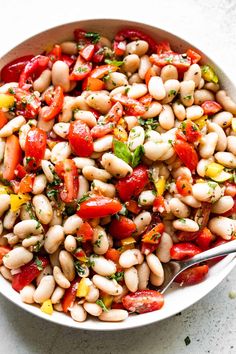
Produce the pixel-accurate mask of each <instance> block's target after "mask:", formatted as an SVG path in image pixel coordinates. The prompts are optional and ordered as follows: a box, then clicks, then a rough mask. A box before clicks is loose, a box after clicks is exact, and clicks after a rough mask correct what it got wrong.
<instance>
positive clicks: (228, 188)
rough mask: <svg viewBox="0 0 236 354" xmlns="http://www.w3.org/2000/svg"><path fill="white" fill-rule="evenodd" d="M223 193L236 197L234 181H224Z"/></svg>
mask: <svg viewBox="0 0 236 354" xmlns="http://www.w3.org/2000/svg"><path fill="white" fill-rule="evenodd" d="M224 195H229V196H231V197H232V198H234V197H236V183H230V182H226V183H225V193H224Z"/></svg>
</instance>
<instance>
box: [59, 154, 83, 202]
mask: <svg viewBox="0 0 236 354" xmlns="http://www.w3.org/2000/svg"><path fill="white" fill-rule="evenodd" d="M55 172H56V173H57V174H58V176H59V177H60V178H62V179H63V180H64V186H63V189H62V191H61V192H60V197H61V199H62V200H63V201H64V202H65V203H71V202H73V201H74V200H75V199H76V198H77V194H78V189H79V179H78V169H77V167H76V165H75V162H74V161H73V160H71V159H65V160H64V161H60V162H58V163H57V164H56V165H55Z"/></svg>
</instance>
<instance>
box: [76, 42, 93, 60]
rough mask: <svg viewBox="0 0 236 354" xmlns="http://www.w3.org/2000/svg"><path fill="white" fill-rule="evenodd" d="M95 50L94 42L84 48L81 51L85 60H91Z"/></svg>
mask: <svg viewBox="0 0 236 354" xmlns="http://www.w3.org/2000/svg"><path fill="white" fill-rule="evenodd" d="M94 50H95V46H94V44H88V45H86V46H85V47H84V48H83V49H81V51H80V52H79V53H80V55H81V56H82V57H83V58H84V59H85V60H87V61H90V60H91V59H92V56H93V54H94Z"/></svg>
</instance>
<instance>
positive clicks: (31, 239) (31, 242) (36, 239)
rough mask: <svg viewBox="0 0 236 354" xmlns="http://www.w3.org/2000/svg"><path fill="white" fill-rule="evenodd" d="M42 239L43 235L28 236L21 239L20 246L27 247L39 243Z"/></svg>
mask: <svg viewBox="0 0 236 354" xmlns="http://www.w3.org/2000/svg"><path fill="white" fill-rule="evenodd" d="M42 240H43V235H37V236H28V237H27V238H25V239H24V240H23V241H22V246H23V247H25V248H29V247H32V246H36V245H37V244H38V245H40V244H41V242H42Z"/></svg>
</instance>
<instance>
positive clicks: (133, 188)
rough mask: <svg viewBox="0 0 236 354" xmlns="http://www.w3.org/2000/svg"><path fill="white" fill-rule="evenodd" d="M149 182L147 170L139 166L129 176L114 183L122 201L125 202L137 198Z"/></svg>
mask: <svg viewBox="0 0 236 354" xmlns="http://www.w3.org/2000/svg"><path fill="white" fill-rule="evenodd" d="M148 182H149V177H148V170H147V168H146V167H145V166H142V165H139V166H137V167H135V168H134V170H133V173H132V174H131V175H130V176H127V177H124V178H121V179H120V180H119V181H118V182H117V183H116V189H117V192H118V194H119V197H120V199H121V200H122V201H124V202H127V201H129V200H131V199H132V198H134V197H138V196H139V194H140V193H141V192H142V191H143V189H144V188H145V186H146V185H147V184H148Z"/></svg>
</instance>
